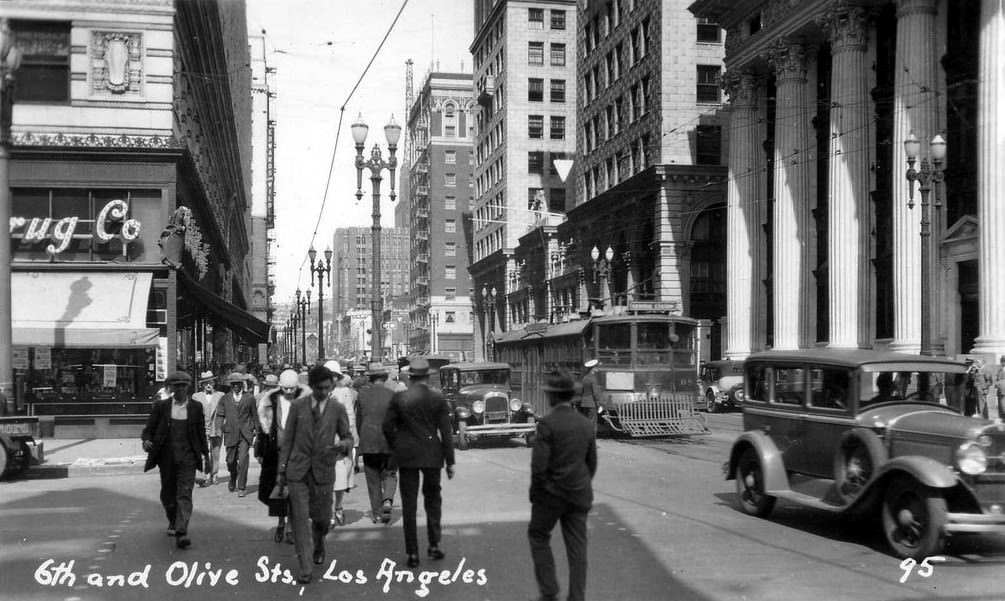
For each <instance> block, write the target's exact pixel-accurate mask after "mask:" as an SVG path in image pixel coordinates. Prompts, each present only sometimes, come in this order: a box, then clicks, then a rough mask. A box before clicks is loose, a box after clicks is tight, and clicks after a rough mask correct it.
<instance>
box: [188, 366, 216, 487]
mask: <svg viewBox="0 0 1005 601" xmlns="http://www.w3.org/2000/svg"><path fill="white" fill-rule="evenodd" d="M215 380H216V376H214V375H213V372H212V371H204V372H202V373H201V374H199V387H200V388H201V390H200V391H199V392H197V393H195V394H193V395H192V398H193V399H195V400H197V401H199V402H200V403H202V413H203V415H205V416H206V435H207V436H209V459H210V462H211V465H210V466H209V470H208V471H207V472H206V479H205V480H203V483H202V484H201V485H202V486H209V485H211V484H216V475H217V474H218V473H219V472H220V447H221V446H222V445H223V436H222V434H221V432H220V430H219V429H218V428H217V427H216V407H217V406H218V405H219V404H220V399H222V398H223V393H222V392H220V391H219V390H214V388H215V387H216V385H215V383H214V382H215Z"/></svg>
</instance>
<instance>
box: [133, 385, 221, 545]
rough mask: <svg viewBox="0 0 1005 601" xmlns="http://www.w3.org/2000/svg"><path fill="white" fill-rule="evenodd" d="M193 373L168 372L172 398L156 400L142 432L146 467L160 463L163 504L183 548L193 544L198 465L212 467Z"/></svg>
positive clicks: (170, 528)
mask: <svg viewBox="0 0 1005 601" xmlns="http://www.w3.org/2000/svg"><path fill="white" fill-rule="evenodd" d="M191 384H192V377H191V376H189V375H188V374H187V373H185V372H183V371H176V372H174V373H172V374H171V375H170V376H168V378H167V380H165V381H164V385H165V386H167V387H168V388H170V389H171V398H168V399H157V400H155V401H154V405H153V409H151V411H150V417H149V418H147V425H146V427H144V428H143V433H142V434H141V435H140V437H141V439H142V440H143V450H144V451H146V452H147V461H146V465H145V466H144V468H143V469H144V471H150V470H151V469H153V467H154V466H155V465H156V466H157V467H159V468H160V475H161V495H160V497H161V505H163V506H164V513H165V514H166V515H167V519H168V530H167V533H168V536H174V537H175V544H176V545H177V546H178V548H179V549H185V548H188V546H189V545H190V544H192V542H191V540H189V538H188V522H189V519H190V518H191V517H192V488H193V487H194V486H195V472H196V469H198V468H200V467H202V468H203V469H204V470H208V469H209V465H210V464H209V446H208V445H207V443H206V421H205V418H204V417H203V412H202V404H201V403H199V402H198V401H194V400H192V399H190V398H189V397H188V387H189V385H191Z"/></svg>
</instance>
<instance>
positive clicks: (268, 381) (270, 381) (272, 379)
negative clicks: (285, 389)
mask: <svg viewBox="0 0 1005 601" xmlns="http://www.w3.org/2000/svg"><path fill="white" fill-rule="evenodd" d="M265 385H266V386H271V387H273V388H274V387H276V386H279V376H277V375H276V374H269V375H267V376H265Z"/></svg>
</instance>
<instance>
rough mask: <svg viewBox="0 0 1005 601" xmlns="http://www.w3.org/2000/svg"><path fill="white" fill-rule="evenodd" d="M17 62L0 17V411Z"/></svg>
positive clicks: (8, 388)
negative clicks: (10, 149)
mask: <svg viewBox="0 0 1005 601" xmlns="http://www.w3.org/2000/svg"><path fill="white" fill-rule="evenodd" d="M19 66H21V51H20V50H19V49H18V48H17V46H15V45H14V36H13V35H12V34H11V30H10V24H9V23H8V21H7V19H3V20H0V224H3V228H4V229H3V230H0V232H2V235H0V403H2V402H4V401H5V400H6V402H7V403H8V406H7V407H0V412H7V411H9V409H13V408H16V407H17V401H16V400H15V398H14V356H13V353H12V350H11V348H12V345H13V327H12V324H11V275H10V262H11V243H10V234H9V232H8V230H7V229H6V228H7V224H8V223H9V222H10V207H11V199H10V172H9V171H8V168H9V164H10V152H9V149H8V146H9V144H10V125H11V111H12V110H13V106H14V98H13V96H14V75H15V73H17V69H18V67H19Z"/></svg>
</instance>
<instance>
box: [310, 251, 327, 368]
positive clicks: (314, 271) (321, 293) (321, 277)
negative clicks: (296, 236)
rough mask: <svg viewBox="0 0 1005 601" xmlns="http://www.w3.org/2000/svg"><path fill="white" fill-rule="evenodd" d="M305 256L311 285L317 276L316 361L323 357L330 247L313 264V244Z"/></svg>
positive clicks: (315, 255)
mask: <svg viewBox="0 0 1005 601" xmlns="http://www.w3.org/2000/svg"><path fill="white" fill-rule="evenodd" d="M307 256H308V257H310V259H311V286H313V285H314V276H315V275H317V276H318V361H324V359H325V276H328V285H329V286H330V285H331V283H332V282H331V273H332V271H331V266H332V249H331V248H327V249H325V258H324V260H323V261H318V262H317V265H315V264H314V259H315V258H316V257H317V256H318V251H316V250H314V246H311V249H310V250H309V251H307Z"/></svg>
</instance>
